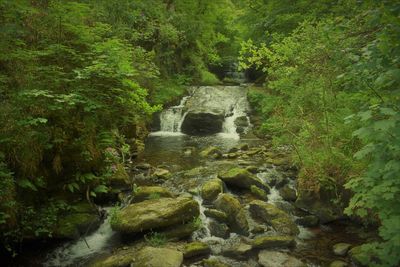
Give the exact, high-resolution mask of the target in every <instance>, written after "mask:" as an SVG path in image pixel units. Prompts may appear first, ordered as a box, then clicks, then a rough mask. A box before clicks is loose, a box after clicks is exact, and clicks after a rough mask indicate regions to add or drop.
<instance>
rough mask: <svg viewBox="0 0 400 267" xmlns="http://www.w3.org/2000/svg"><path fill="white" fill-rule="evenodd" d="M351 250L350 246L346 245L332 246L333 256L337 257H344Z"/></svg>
mask: <svg viewBox="0 0 400 267" xmlns="http://www.w3.org/2000/svg"><path fill="white" fill-rule="evenodd" d="M350 248H351V244H348V243H337V244H335V245H334V246H333V248H332V250H333V254H335V255H338V256H345V255H346V254H347V252H348V251H349V249H350Z"/></svg>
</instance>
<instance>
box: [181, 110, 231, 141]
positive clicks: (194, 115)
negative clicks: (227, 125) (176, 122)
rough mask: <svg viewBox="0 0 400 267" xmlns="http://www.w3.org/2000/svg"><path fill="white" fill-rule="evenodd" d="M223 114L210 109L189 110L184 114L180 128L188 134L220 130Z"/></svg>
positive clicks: (211, 132)
mask: <svg viewBox="0 0 400 267" xmlns="http://www.w3.org/2000/svg"><path fill="white" fill-rule="evenodd" d="M223 122H224V114H223V113H222V112H212V111H208V112H207V111H189V113H188V114H187V115H186V116H185V118H184V120H183V123H182V126H181V130H182V132H183V133H185V134H189V135H210V134H215V133H219V132H221V130H222V124H223Z"/></svg>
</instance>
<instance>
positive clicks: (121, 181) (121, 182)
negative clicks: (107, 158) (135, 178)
mask: <svg viewBox="0 0 400 267" xmlns="http://www.w3.org/2000/svg"><path fill="white" fill-rule="evenodd" d="M108 180H109V184H110V186H111V187H112V188H127V187H129V185H130V181H129V175H128V173H127V172H126V170H125V167H124V165H123V164H120V163H118V164H116V165H115V166H114V168H113V172H112V174H111V175H110V176H109V177H108Z"/></svg>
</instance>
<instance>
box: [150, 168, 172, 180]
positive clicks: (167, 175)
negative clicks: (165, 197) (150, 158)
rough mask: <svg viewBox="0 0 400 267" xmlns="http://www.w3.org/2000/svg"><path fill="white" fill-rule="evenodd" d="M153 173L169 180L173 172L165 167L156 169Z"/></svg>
mask: <svg viewBox="0 0 400 267" xmlns="http://www.w3.org/2000/svg"><path fill="white" fill-rule="evenodd" d="M153 175H154V176H155V177H157V178H159V179H162V180H168V179H169V178H171V172H170V171H169V170H167V169H163V168H157V169H155V170H154V172H153Z"/></svg>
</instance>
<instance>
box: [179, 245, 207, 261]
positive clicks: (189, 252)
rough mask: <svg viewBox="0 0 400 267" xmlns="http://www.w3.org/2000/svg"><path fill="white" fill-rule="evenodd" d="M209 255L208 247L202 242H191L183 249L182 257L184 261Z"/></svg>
mask: <svg viewBox="0 0 400 267" xmlns="http://www.w3.org/2000/svg"><path fill="white" fill-rule="evenodd" d="M210 253H211V249H210V246H209V245H208V244H206V243H204V242H192V243H189V244H187V245H186V246H185V247H184V249H183V257H184V258H185V259H187V258H192V257H198V256H206V255H208V254H210Z"/></svg>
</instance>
